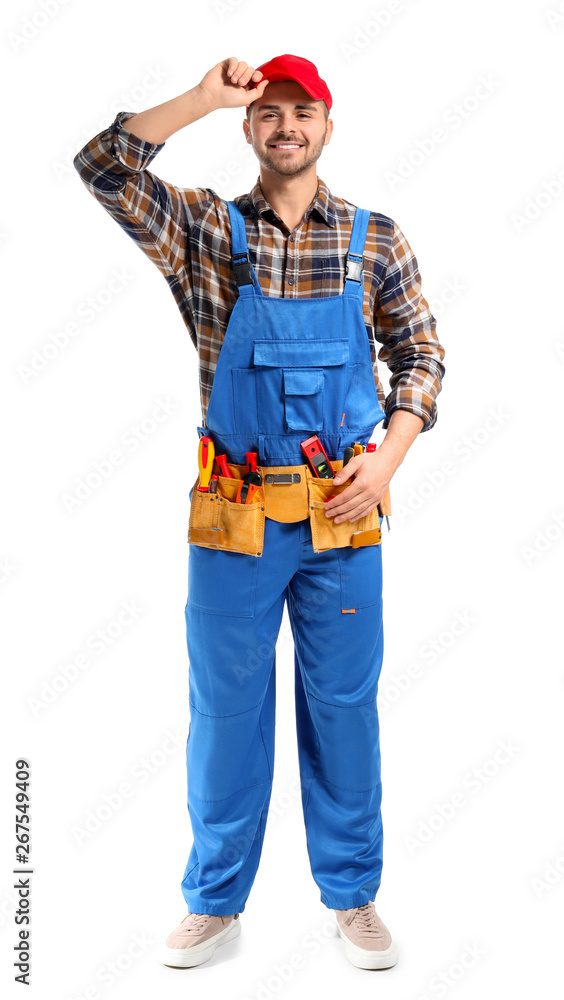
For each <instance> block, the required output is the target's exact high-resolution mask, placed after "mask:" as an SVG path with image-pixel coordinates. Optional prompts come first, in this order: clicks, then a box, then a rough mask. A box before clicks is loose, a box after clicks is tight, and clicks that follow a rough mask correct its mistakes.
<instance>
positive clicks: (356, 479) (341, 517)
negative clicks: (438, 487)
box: [325, 410, 424, 524]
mask: <svg viewBox="0 0 564 1000" xmlns="http://www.w3.org/2000/svg"><path fill="white" fill-rule="evenodd" d="M423 424H424V421H423V418H422V417H418V416H417V415H416V414H415V413H410V412H409V411H408V410H394V412H393V413H392V416H391V417H390V422H389V424H388V430H387V431H386V437H385V438H384V440H383V442H382V444H381V446H380V448H379V449H378V450H377V451H363V452H362V454H360V455H355V456H354V458H351V460H350V462H347V464H346V465H344V466H343V468H342V469H341V470H340V472H338V473H337V475H336V476H335V478H334V480H333V482H334V483H336V485H337V486H338V485H339V484H340V483H344V482H346V481H347V479H351V478H352V482H351V484H350V486H347V488H346V489H345V490H343V492H342V493H339V495H338V496H336V497H334V498H333V499H332V500H328V501H327V503H326V504H325V511H326V513H327V516H328V517H334V519H335V524H338V523H339V522H340V521H356V520H357V518H359V517H364V515H365V514H369V513H370V511H371V510H374V508H375V507H376V506H377V505H378V504H379V502H380V500H381V499H382V497H383V496H384V493H385V492H386V490H387V488H388V486H389V484H390V481H391V478H392V476H393V474H394V472H395V471H396V469H397V468H398V467H399V466H400V465H401V463H402V462H403V460H404V458H405V455H406V453H407V449H408V448H409V447H410V445H411V444H413V441H414V440H415V438H416V437H417V435H418V434H419V432H420V430H421V428H422V427H423Z"/></svg>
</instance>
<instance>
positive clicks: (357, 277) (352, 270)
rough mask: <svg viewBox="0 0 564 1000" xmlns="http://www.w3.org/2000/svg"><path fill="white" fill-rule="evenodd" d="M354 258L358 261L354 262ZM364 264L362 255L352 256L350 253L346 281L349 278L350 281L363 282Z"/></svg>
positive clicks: (355, 254)
mask: <svg viewBox="0 0 564 1000" xmlns="http://www.w3.org/2000/svg"><path fill="white" fill-rule="evenodd" d="M353 257H357V258H358V260H353ZM362 263H363V257H362V255H361V254H358V253H354V254H351V253H350V251H349V253H347V264H346V269H345V279H347V278H348V280H349V281H362Z"/></svg>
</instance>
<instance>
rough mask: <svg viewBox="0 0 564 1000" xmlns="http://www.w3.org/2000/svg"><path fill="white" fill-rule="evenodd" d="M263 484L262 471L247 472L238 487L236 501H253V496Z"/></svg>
mask: <svg viewBox="0 0 564 1000" xmlns="http://www.w3.org/2000/svg"><path fill="white" fill-rule="evenodd" d="M261 484H262V476H261V474H260V472H246V473H245V475H244V476H243V478H242V479H241V481H240V483H239V486H238V488H237V495H236V497H235V503H253V502H254V501H253V496H254V494H255V493H256V492H257V490H258V489H259V487H260V486H261Z"/></svg>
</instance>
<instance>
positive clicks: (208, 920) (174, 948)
mask: <svg viewBox="0 0 564 1000" xmlns="http://www.w3.org/2000/svg"><path fill="white" fill-rule="evenodd" d="M240 933H241V924H240V921H239V914H238V913H235V914H233V915H232V916H227V917H218V916H215V915H214V914H211V913H188V914H187V915H186V916H185V917H184V919H183V920H182V921H181V923H180V924H179V925H178V927H177V928H176V930H174V931H172V934H169V936H168V937H167V939H166V943H165V947H164V951H163V952H162V953H161V955H160V956H159V960H160V962H161V963H162V964H163V965H172V966H174V967H175V968H177V969H189V968H191V967H192V966H193V965H201V964H202V963H203V962H207V961H208V959H209V958H211V957H212V955H213V953H214V951H215V949H216V948H217V947H218V945H220V944H225V942H226V941H231V939H232V938H236V937H238V936H239V934H240Z"/></svg>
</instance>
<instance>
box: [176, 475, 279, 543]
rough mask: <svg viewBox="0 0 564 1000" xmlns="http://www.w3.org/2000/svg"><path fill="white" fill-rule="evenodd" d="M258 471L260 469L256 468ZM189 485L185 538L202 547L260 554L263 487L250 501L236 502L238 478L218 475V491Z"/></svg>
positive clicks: (262, 541)
mask: <svg viewBox="0 0 564 1000" xmlns="http://www.w3.org/2000/svg"><path fill="white" fill-rule="evenodd" d="M258 471H260V470H258ZM199 481H200V477H199V475H198V478H197V480H196V482H195V483H194V486H193V487H192V498H191V500H190V519H189V523H188V541H189V542H190V544H192V545H201V546H204V547H205V548H211V549H224V550H226V551H228V552H243V553H247V554H248V555H252V556H261V555H262V549H263V544H264V486H260V487H259V489H258V490H257V491H256V493H255V494H254V499H253V502H252V503H235V495H236V493H237V489H238V486H239V481H240V477H239V478H234V479H231V478H228V477H226V476H219V478H218V488H217V489H218V491H217V493H209V492H208V491H201V490H199V489H198V483H199Z"/></svg>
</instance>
